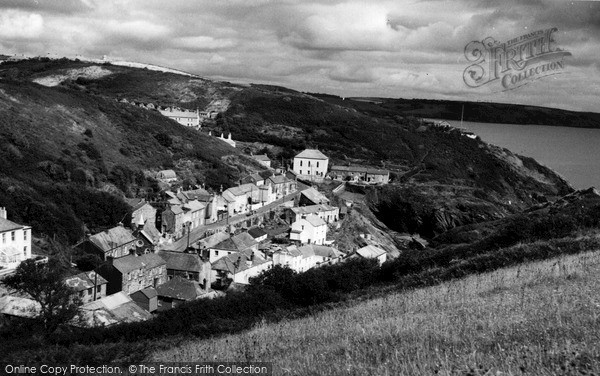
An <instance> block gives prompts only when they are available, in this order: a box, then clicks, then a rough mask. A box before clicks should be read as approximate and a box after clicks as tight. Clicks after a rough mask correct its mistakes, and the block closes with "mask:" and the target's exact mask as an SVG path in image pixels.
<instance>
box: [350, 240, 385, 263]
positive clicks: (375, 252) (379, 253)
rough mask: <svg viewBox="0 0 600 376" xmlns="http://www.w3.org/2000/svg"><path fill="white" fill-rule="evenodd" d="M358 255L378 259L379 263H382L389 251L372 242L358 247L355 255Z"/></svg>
mask: <svg viewBox="0 0 600 376" xmlns="http://www.w3.org/2000/svg"><path fill="white" fill-rule="evenodd" d="M357 256H358V257H362V258H366V259H377V262H378V263H379V265H382V264H383V263H384V262H385V261H386V259H387V252H386V251H385V250H384V249H382V248H380V247H378V246H376V245H373V244H370V245H367V246H364V247H362V248H359V249H357V250H356V253H355V255H353V257H357Z"/></svg>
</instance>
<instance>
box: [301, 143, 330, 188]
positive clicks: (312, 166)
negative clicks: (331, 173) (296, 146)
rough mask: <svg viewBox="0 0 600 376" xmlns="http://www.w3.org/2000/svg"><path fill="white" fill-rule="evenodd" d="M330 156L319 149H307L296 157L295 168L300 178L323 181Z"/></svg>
mask: <svg viewBox="0 0 600 376" xmlns="http://www.w3.org/2000/svg"><path fill="white" fill-rule="evenodd" d="M328 164H329V158H328V157H327V156H326V155H325V154H323V153H321V152H320V151H319V150H315V149H306V150H304V151H302V152H301V153H300V154H298V155H296V156H295V157H294V164H293V170H294V171H295V172H296V173H297V174H298V179H305V180H311V181H323V179H324V178H325V175H327V167H328Z"/></svg>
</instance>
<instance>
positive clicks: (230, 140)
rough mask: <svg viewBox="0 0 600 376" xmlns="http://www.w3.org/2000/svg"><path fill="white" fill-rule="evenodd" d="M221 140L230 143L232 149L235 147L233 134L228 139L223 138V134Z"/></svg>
mask: <svg viewBox="0 0 600 376" xmlns="http://www.w3.org/2000/svg"><path fill="white" fill-rule="evenodd" d="M218 139H219V140H221V141H223V142H226V143H228V144H229V145H230V146H231V147H235V141H233V140H232V139H231V132H230V133H229V136H227V138H225V137H223V133H221V137H218Z"/></svg>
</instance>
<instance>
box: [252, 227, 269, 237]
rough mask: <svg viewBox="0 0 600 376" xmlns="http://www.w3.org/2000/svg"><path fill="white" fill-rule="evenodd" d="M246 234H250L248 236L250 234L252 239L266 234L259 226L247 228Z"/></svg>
mask: <svg viewBox="0 0 600 376" xmlns="http://www.w3.org/2000/svg"><path fill="white" fill-rule="evenodd" d="M248 234H250V236H252V238H254V239H256V238H260V237H261V236H265V235H267V233H266V232H265V230H263V229H262V228H260V227H252V228H251V229H250V230H248Z"/></svg>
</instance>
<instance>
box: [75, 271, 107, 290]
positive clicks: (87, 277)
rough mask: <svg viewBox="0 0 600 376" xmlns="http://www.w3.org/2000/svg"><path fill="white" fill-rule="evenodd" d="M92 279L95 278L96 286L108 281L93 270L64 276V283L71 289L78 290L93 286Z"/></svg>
mask: <svg viewBox="0 0 600 376" xmlns="http://www.w3.org/2000/svg"><path fill="white" fill-rule="evenodd" d="M94 275H96V276H97V278H95V276H94ZM94 279H95V280H96V286H98V285H104V284H106V283H108V281H107V280H106V279H104V277H102V276H101V275H100V274H97V273H96V272H94V271H89V272H84V273H79V274H77V275H74V276H72V277H67V278H65V284H66V285H67V286H69V287H70V288H72V289H73V290H75V291H77V292H79V291H84V290H87V289H91V288H93V287H94Z"/></svg>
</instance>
